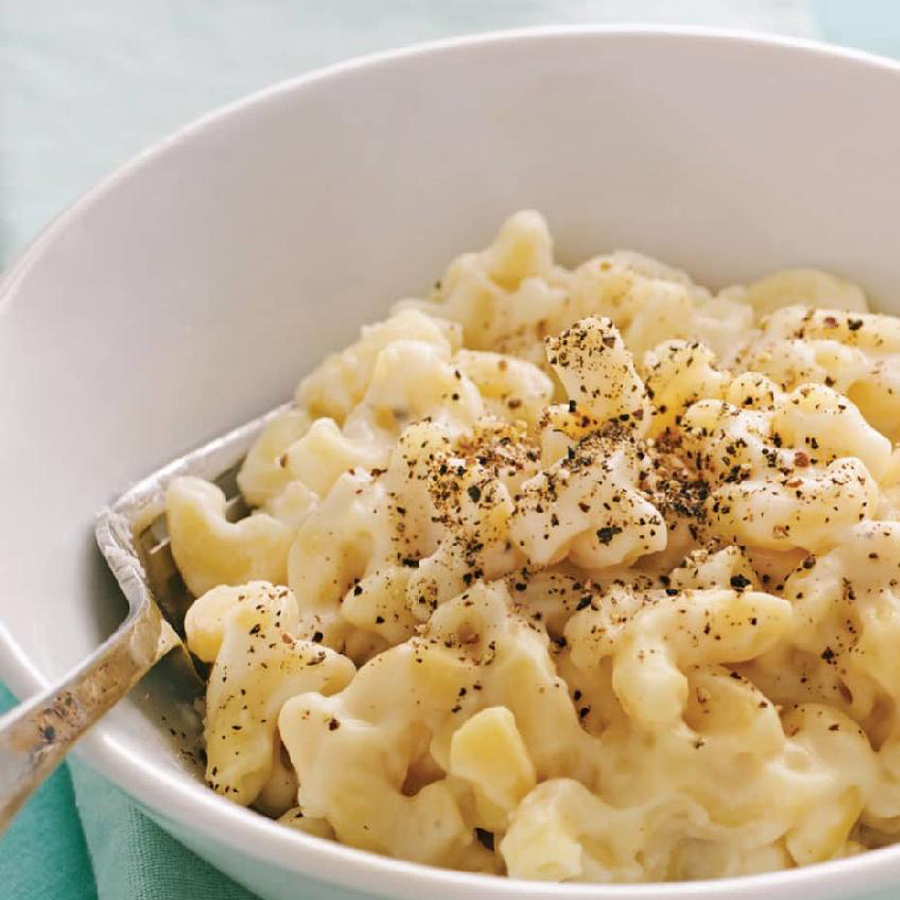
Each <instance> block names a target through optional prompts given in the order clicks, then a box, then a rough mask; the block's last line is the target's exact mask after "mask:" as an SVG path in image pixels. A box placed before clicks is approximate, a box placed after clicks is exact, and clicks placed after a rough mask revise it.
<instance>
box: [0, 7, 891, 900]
mask: <svg viewBox="0 0 900 900" xmlns="http://www.w3.org/2000/svg"><path fill="white" fill-rule="evenodd" d="M139 5H140V6H141V7H143V18H141V17H138V18H136V17H135V4H132V3H125V4H120V3H118V2H117V0H116V2H113V0H102V2H99V0H92V2H91V3H87V4H70V3H65V2H64V0H29V2H28V3H19V4H12V3H8V2H7V0H0V13H2V16H3V18H4V20H5V21H4V24H2V25H0V31H3V32H4V33H3V34H0V40H2V41H3V43H4V56H0V92H3V94H4V96H3V97H2V98H0V99H3V100H9V99H10V98H11V97H14V98H15V102H7V103H5V104H4V107H3V114H4V125H5V126H11V127H5V128H4V134H3V137H2V138H0V175H3V176H4V194H5V202H4V204H3V205H2V207H0V265H2V264H3V262H4V261H5V260H8V259H9V258H10V257H11V256H12V254H13V252H14V251H16V250H18V249H19V248H20V247H21V246H22V245H23V244H24V242H25V241H26V240H27V239H28V238H30V237H31V236H32V235H33V233H34V231H35V229H36V227H37V226H38V225H41V224H43V222H44V221H46V219H47V218H48V217H49V216H50V215H52V214H53V213H54V212H55V211H56V210H57V209H58V208H59V207H60V206H61V205H63V204H64V203H66V202H68V201H69V200H70V199H71V197H72V195H73V194H77V193H79V192H81V191H82V190H84V189H85V188H87V187H88V186H90V183H91V182H93V181H94V180H96V178H97V177H99V176H100V175H101V174H102V173H103V172H104V171H105V170H106V169H108V168H109V167H110V166H111V165H113V164H114V163H116V162H119V161H121V159H122V158H124V157H126V156H128V155H130V154H131V153H132V152H134V151H135V150H137V149H139V148H140V146H141V145H143V144H146V143H149V142H150V141H152V140H155V139H158V138H159V137H160V136H161V135H162V134H164V133H165V132H166V131H168V130H170V129H171V128H173V127H175V126H177V125H178V124H180V123H181V121H183V120H184V119H187V118H190V117H192V116H193V115H196V114H197V113H199V112H201V111H203V110H204V109H205V108H208V107H211V106H214V105H216V104H219V103H221V102H224V101H225V100H228V99H231V97H233V96H237V95H239V94H241V93H246V92H247V91H249V90H252V89H254V88H256V87H260V86H262V85H264V84H266V83H268V82H270V81H274V80H277V79H278V78H282V77H287V76H288V75H291V74H296V73H297V72H299V71H303V70H304V69H308V68H311V67H313V66H315V65H321V64H324V63H326V62H330V61H333V60H335V59H339V58H341V57H345V56H349V55H353V54H356V53H362V52H368V51H371V50H375V49H380V48H382V47H387V46H393V45H398V44H402V43H405V42H409V41H414V40H424V39H429V38H434V37H440V36H448V35H452V34H461V33H466V32H472V31H477V30H484V29H489V28H503V27H519V26H524V25H539V24H560V23H570V22H609V21H641V20H644V21H655V22H670V23H671V22H674V23H681V24H706V25H718V26H722V27H745V28H755V29H769V30H774V31H781V32H787V33H793V34H800V35H806V36H814V35H815V34H816V33H818V34H819V35H820V36H822V37H824V38H827V39H828V40H830V41H833V42H835V43H844V44H848V45H851V46H857V47H860V48H861V49H869V50H873V51H875V52H881V53H885V54H891V55H897V56H900V2H898V0H678V2H672V0H669V2H667V0H446V2H444V0H419V2H417V3H411V2H409V0H377V2H376V0H339V2H338V0H336V2H333V3H328V4H311V3H310V4H287V3H283V2H280V0H260V2H258V3H255V4H244V3H242V2H241V0H220V2H218V3H216V4H215V10H214V11H213V7H212V5H210V6H206V5H204V4H180V3H179V4H173V3H172V2H169V0H159V2H154V3H148V2H145V3H141V4H139ZM175 5H177V6H178V10H177V12H176V11H175V9H174V6H175ZM251 7H252V9H251ZM138 20H140V24H141V28H140V29H138V30H137V31H140V32H142V33H144V36H145V38H146V40H144V41H143V43H141V42H140V40H138V41H137V43H135V41H136V38H135V34H136V30H135V28H134V24H135V21H138ZM263 22H265V30H261V29H262V27H263V26H262V24H261V23H263ZM813 23H815V25H814V24H813ZM167 29H168V31H167ZM147 35H149V37H147ZM198 36H199V38H198ZM232 45H233V46H232ZM236 48H237V50H239V53H238V54H237V56H235V57H234V58H235V59H237V60H239V62H240V65H239V66H234V65H231V64H227V59H224V57H225V56H227V55H228V52H229V50H231V51H235V49H236ZM115 53H119V57H118V58H117V57H115V56H114V54H115ZM142 53H143V56H142V55H141V54H142ZM232 56H234V54H233V53H232ZM135 60H137V62H135ZM233 61H234V60H232V62H233ZM117 66H118V68H117ZM228 78H230V79H231V80H230V81H229V80H228ZM173 85H175V86H177V89H173ZM17 88H18V90H17ZM154 91H156V92H157V93H155V94H154ZM223 92H224V93H223ZM135 93H136V94H137V95H138V96H137V97H135V96H132V94H135ZM144 100H146V101H147V102H146V103H144V102H143V101H144ZM92 102H93V103H94V105H95V106H96V110H99V111H101V112H102V120H99V119H98V121H96V122H94V123H93V125H92V124H91V121H90V116H91V114H92V109H93V107H92V105H91V104H92ZM192 103H193V104H195V105H196V108H193V107H192V106H191V104H192ZM179 104H181V105H179ZM68 108H72V109H74V115H73V118H72V129H71V130H67V128H66V126H65V120H64V117H63V118H62V119H61V118H60V116H61V115H63V114H62V113H61V111H62V110H66V109H68ZM98 114H99V113H98ZM173 117H174V118H173ZM85 119H86V120H87V124H85ZM60 121H62V122H63V125H62V127H60V125H59V122H60ZM48 123H50V125H49V126H48ZM51 126H52V127H51ZM94 126H97V127H94ZM98 133H99V137H98ZM79 141H80V142H81V143H79ZM117 141H118V143H117ZM48 176H50V177H48ZM14 702H15V700H14V699H13V697H12V695H11V694H9V692H8V691H6V690H5V688H3V686H2V685H0V712H3V711H4V710H6V709H8V708H9V707H11V706H12V705H13V704H14ZM0 897H2V898H4V900H6V898H9V900H207V898H208V900H213V898H215V900H253V897H252V895H251V894H250V893H248V892H247V891H246V890H244V889H243V888H241V887H239V886H238V885H236V884H235V883H234V882H232V881H231V880H230V879H228V878H226V877H225V876H224V875H222V874H220V873H219V872H217V871H216V870H214V869H213V868H211V867H210V866H209V865H207V864H206V863H204V862H203V861H202V860H200V859H198V858H197V857H196V856H195V855H194V854H193V853H191V852H190V851H189V850H187V849H186V848H185V847H183V846H182V845H180V844H179V843H178V842H177V841H175V840H173V839H172V838H171V837H169V836H168V835H167V834H166V833H165V832H164V831H162V830H161V829H160V828H159V827H158V826H157V825H155V824H154V823H153V822H152V821H150V819H148V818H147V817H146V816H145V815H144V814H143V813H141V812H140V811H139V810H138V809H137V808H136V807H135V805H134V804H133V803H132V802H131V801H130V800H129V799H128V797H127V796H126V795H125V794H123V793H122V792H121V791H120V790H119V789H118V788H116V787H114V786H113V785H111V784H110V783H109V782H108V781H106V780H105V779H104V778H103V777H102V776H100V775H98V774H96V773H95V772H93V771H92V770H90V769H89V768H88V767H87V766H85V765H84V764H82V763H80V762H77V761H73V762H71V763H70V764H69V765H68V766H64V767H62V768H61V769H60V770H59V771H57V772H56V773H55V774H54V775H53V776H52V777H51V778H50V779H49V780H48V781H47V783H46V784H45V785H44V786H43V787H42V788H41V789H40V791H39V792H38V793H37V794H36V796H35V797H33V798H32V799H31V801H30V802H29V804H28V805H27V806H26V808H25V809H24V810H23V811H22V813H21V814H20V815H19V817H18V819H17V820H16V821H15V822H14V823H13V825H12V827H11V828H10V829H9V831H7V833H6V834H5V835H3V836H2V837H0ZM297 900H314V898H313V897H311V896H310V895H309V893H308V891H304V889H303V887H302V886H301V885H298V892H297Z"/></svg>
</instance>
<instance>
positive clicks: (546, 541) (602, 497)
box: [509, 437, 666, 569]
mask: <svg viewBox="0 0 900 900" xmlns="http://www.w3.org/2000/svg"><path fill="white" fill-rule="evenodd" d="M636 480H637V472H636V460H635V457H634V451H633V448H629V447H628V446H627V445H625V444H619V445H616V444H615V443H613V442H610V441H609V440H606V439H604V438H601V437H596V438H588V439H586V440H584V441H582V442H581V443H580V444H579V445H578V448H577V450H574V451H572V452H571V454H570V455H567V456H565V457H564V458H563V459H561V460H560V461H559V462H557V463H554V464H553V465H552V466H550V468H549V469H546V470H544V471H543V472H540V473H539V474H537V475H535V476H534V477H533V478H530V479H529V480H528V481H526V482H525V483H524V484H523V485H522V487H521V489H520V491H519V493H518V494H517V495H516V496H515V497H514V502H515V507H516V508H515V511H514V512H513V514H512V517H511V519H510V525H509V533H510V536H511V538H512V540H513V541H514V542H515V544H516V545H517V546H518V547H519V548H520V549H521V550H522V552H523V553H524V554H525V555H526V557H527V558H528V560H529V561H530V562H532V563H534V564H536V565H540V566H545V565H549V564H552V563H555V562H558V561H559V560H561V559H563V558H565V557H566V556H567V555H568V556H571V558H572V560H573V561H574V562H576V563H577V564H579V565H582V566H584V567H585V568H589V569H601V568H605V567H608V566H612V565H618V564H626V565H627V564H628V563H630V562H633V561H634V560H635V559H637V558H639V557H640V556H645V555H646V554H648V553H654V552H657V551H659V550H663V549H664V548H665V546H666V526H665V523H664V522H663V519H662V516H660V514H659V512H658V511H657V510H656V508H655V507H654V506H653V505H652V504H651V503H650V502H649V501H648V500H646V499H645V498H644V497H643V496H642V495H641V494H640V493H639V492H638V491H637V490H636V489H635V487H634V484H635V481H636Z"/></svg>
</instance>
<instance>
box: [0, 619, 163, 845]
mask: <svg viewBox="0 0 900 900" xmlns="http://www.w3.org/2000/svg"><path fill="white" fill-rule="evenodd" d="M160 638H161V619H160V614H159V611H158V609H157V608H156V606H155V605H154V604H152V603H147V604H144V605H142V606H141V607H138V608H136V609H133V610H132V611H131V613H130V614H129V616H128V618H127V619H126V620H125V621H124V622H123V623H122V624H121V625H120V626H119V628H118V630H117V631H116V632H115V634H113V635H112V636H111V637H109V638H108V639H107V640H106V641H105V642H104V643H103V644H102V645H101V646H100V647H98V648H97V650H96V651H95V652H94V654H93V655H92V656H90V657H89V658H88V659H87V660H85V661H84V662H83V663H82V664H81V665H80V666H79V667H78V668H77V669H76V670H75V671H74V672H71V673H70V674H69V675H67V676H66V677H65V679H64V680H63V681H61V682H59V683H58V684H56V685H53V686H52V687H50V688H48V689H47V690H45V691H43V692H41V693H40V694H38V695H37V696H36V697H32V698H31V699H29V700H27V701H26V702H24V703H21V704H19V706H17V707H15V708H13V709H12V710H10V711H9V712H8V713H6V715H4V716H3V717H2V718H0V833H2V832H3V831H4V830H5V829H6V827H7V826H8V825H9V823H10V822H11V821H12V819H13V817H14V816H15V815H16V813H17V812H18V810H19V809H20V808H21V806H22V804H23V803H24V802H25V801H26V800H27V799H28V797H29V796H30V795H31V794H32V793H33V792H34V791H35V790H36V789H37V787H38V785H40V783H41V782H42V781H43V780H44V779H45V778H46V777H47V776H48V775H49V774H50V773H51V772H52V771H53V770H54V769H55V768H56V766H57V765H59V763H60V762H61V761H62V760H63V758H64V757H65V755H66V754H67V753H68V752H69V750H71V749H72V747H73V746H74V745H75V743H76V741H78V739H79V738H80V737H81V736H82V735H83V734H84V733H85V732H86V731H87V730H88V728H90V727H91V725H93V724H94V723H95V722H96V721H97V720H98V719H99V718H100V717H101V716H103V715H104V714H105V713H106V712H107V711H108V710H109V709H111V708H112V707H113V706H114V705H115V704H116V703H118V702H119V700H121V699H122V697H124V696H125V694H127V693H128V691H129V690H130V689H131V688H132V687H133V686H134V685H135V684H136V683H137V682H138V681H139V680H140V679H141V677H142V676H143V675H144V674H146V672H147V671H148V670H149V669H150V667H151V666H152V665H153V664H154V662H156V660H157V659H158V658H159V653H160V652H161V649H164V648H161V647H160V643H161V641H160Z"/></svg>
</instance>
